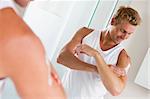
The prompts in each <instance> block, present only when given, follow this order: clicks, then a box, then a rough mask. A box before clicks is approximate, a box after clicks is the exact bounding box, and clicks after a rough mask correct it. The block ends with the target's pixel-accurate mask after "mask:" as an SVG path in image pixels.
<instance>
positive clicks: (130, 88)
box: [106, 0, 150, 99]
mask: <svg viewBox="0 0 150 99" xmlns="http://www.w3.org/2000/svg"><path fill="white" fill-rule="evenodd" d="M131 6H132V7H133V8H135V9H137V11H138V12H139V13H140V15H141V17H142V24H141V26H140V27H138V29H137V31H136V33H135V34H133V36H132V37H131V38H130V39H129V40H128V41H127V42H126V43H125V45H126V50H127V52H128V53H129V55H130V57H131V61H132V66H131V68H130V70H129V73H128V77H129V81H128V83H127V86H126V88H125V90H124V91H123V93H122V94H121V95H120V96H116V97H113V96H110V95H108V96H107V97H106V99H149V98H150V97H148V96H150V95H149V91H148V90H147V89H145V88H143V87H140V86H138V85H137V84H135V83H134V79H135V77H136V74H137V72H138V69H139V68H140V65H141V63H142V61H143V59H144V57H145V54H146V51H147V48H148V43H149V42H148V35H149V33H148V28H149V27H148V11H150V10H149V9H148V0H133V1H132V2H131ZM149 15H150V14H149Z"/></svg>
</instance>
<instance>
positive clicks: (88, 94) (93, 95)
mask: <svg viewBox="0 0 150 99" xmlns="http://www.w3.org/2000/svg"><path fill="white" fill-rule="evenodd" d="M100 36H101V32H100V31H96V30H94V31H93V32H92V33H90V34H89V35H87V36H86V37H85V38H84V39H83V42H82V43H83V44H87V45H89V46H91V47H92V48H95V49H96V50H98V51H99V53H100V54H101V55H102V57H103V58H104V60H105V62H106V63H107V64H112V65H115V64H116V63H117V60H118V56H119V53H120V52H121V51H122V50H123V46H122V45H121V44H119V45H117V46H115V47H113V48H111V49H109V50H107V51H103V50H102V49H101V48H100ZM79 59H80V60H82V61H84V62H86V63H89V64H94V65H96V61H95V59H94V58H93V57H90V56H87V55H85V54H79ZM62 82H63V85H64V88H65V90H66V92H67V95H68V97H69V98H68V99H103V96H104V95H105V94H106V92H107V90H106V88H105V87H104V85H103V83H102V81H101V79H100V76H99V75H98V74H97V73H92V72H86V71H79V70H71V69H70V70H68V72H67V73H66V74H65V75H64V77H63V79H62Z"/></svg>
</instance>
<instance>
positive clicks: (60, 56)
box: [57, 53, 63, 64]
mask: <svg viewBox="0 0 150 99" xmlns="http://www.w3.org/2000/svg"><path fill="white" fill-rule="evenodd" d="M57 63H59V64H63V54H62V53H60V54H59V56H58V57H57Z"/></svg>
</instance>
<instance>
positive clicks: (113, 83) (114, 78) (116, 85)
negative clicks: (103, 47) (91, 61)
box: [80, 45, 130, 96]
mask: <svg viewBox="0 0 150 99" xmlns="http://www.w3.org/2000/svg"><path fill="white" fill-rule="evenodd" d="M80 51H81V52H84V53H85V54H87V55H89V56H92V57H94V58H95V60H96V63H97V65H96V66H97V70H98V73H99V75H100V76H101V79H102V81H103V83H104V85H105V87H106V89H107V90H108V91H109V92H110V93H111V94H112V95H114V96H116V95H119V94H120V93H121V92H122V91H123V89H124V87H125V84H126V81H127V75H126V74H124V75H122V74H121V73H120V72H118V71H115V70H114V69H112V68H110V65H108V64H106V62H105V61H104V59H103V58H102V56H101V55H100V53H99V52H98V51H96V50H95V49H93V48H91V47H90V46H88V45H81V47H80ZM129 60H130V59H129V57H128V55H127V53H126V52H125V50H122V51H121V53H120V55H119V58H118V62H117V64H116V66H117V67H118V68H120V69H122V71H123V70H125V68H126V67H127V66H128V64H129Z"/></svg>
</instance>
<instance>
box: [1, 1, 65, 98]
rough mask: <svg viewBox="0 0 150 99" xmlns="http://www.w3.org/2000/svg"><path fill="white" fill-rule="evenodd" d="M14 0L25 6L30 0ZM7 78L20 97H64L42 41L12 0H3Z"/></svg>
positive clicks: (3, 65)
mask: <svg viewBox="0 0 150 99" xmlns="http://www.w3.org/2000/svg"><path fill="white" fill-rule="evenodd" d="M15 1H16V2H17V3H18V4H19V5H20V6H23V7H25V6H26V5H27V3H28V2H29V0H15ZM6 77H9V78H10V79H11V80H12V81H13V83H14V85H15V87H16V90H17V92H18V94H19V96H20V98H21V99H65V94H64V91H63V88H62V85H61V83H60V81H59V78H58V76H57V73H56V72H55V70H54V69H53V68H52V65H51V64H50V63H49V62H48V59H47V58H46V53H45V50H44V47H43V45H42V43H41V41H40V40H39V38H38V37H37V36H36V35H35V34H34V33H33V32H32V30H31V29H30V28H29V27H28V26H27V25H26V24H25V22H24V21H23V20H22V19H21V18H20V17H19V16H18V15H17V13H16V12H15V8H14V6H13V2H12V1H11V0H8V1H5V0H0V78H1V79H0V80H1V81H3V80H4V79H5V78H6ZM1 81H0V82H1ZM0 87H1V86H0Z"/></svg>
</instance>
